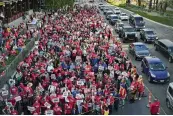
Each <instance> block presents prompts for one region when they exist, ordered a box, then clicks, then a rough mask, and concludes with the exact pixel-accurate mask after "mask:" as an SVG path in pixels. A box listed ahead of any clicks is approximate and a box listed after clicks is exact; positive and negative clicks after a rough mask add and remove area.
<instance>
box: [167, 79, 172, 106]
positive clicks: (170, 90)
mask: <svg viewBox="0 0 173 116" xmlns="http://www.w3.org/2000/svg"><path fill="white" fill-rule="evenodd" d="M166 105H167V107H168V108H169V109H173V82H172V83H169V85H168V88H167V92H166Z"/></svg>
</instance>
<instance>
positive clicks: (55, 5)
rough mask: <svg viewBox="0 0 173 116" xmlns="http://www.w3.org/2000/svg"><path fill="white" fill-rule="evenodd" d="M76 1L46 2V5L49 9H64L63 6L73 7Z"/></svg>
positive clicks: (49, 0)
mask: <svg viewBox="0 0 173 116" xmlns="http://www.w3.org/2000/svg"><path fill="white" fill-rule="evenodd" d="M73 3H74V0H45V5H46V7H47V8H48V9H57V8H63V6H66V5H68V6H72V5H73Z"/></svg>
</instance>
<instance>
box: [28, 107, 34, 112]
mask: <svg viewBox="0 0 173 116" xmlns="http://www.w3.org/2000/svg"><path fill="white" fill-rule="evenodd" d="M27 108H28V110H29V111H31V112H33V111H35V107H30V106H27Z"/></svg>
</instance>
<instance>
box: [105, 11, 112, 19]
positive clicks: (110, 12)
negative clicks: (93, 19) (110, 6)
mask: <svg viewBox="0 0 173 116" xmlns="http://www.w3.org/2000/svg"><path fill="white" fill-rule="evenodd" d="M112 14H114V13H113V11H112V10H108V11H107V12H106V14H105V16H106V19H107V20H109V18H108V16H109V15H112Z"/></svg>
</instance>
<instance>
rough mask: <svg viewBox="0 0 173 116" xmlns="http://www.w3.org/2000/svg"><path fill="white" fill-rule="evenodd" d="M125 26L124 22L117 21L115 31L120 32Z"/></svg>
mask: <svg viewBox="0 0 173 116" xmlns="http://www.w3.org/2000/svg"><path fill="white" fill-rule="evenodd" d="M123 26H124V23H122V22H117V23H116V24H115V31H116V32H117V33H119V32H120V31H121V30H122V27H123Z"/></svg>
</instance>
